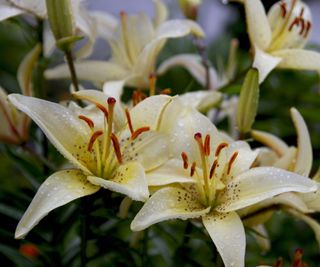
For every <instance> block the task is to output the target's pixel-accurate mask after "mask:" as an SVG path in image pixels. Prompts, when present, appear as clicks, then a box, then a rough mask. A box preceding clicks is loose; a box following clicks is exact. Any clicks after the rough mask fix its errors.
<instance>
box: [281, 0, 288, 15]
mask: <svg viewBox="0 0 320 267" xmlns="http://www.w3.org/2000/svg"><path fill="white" fill-rule="evenodd" d="M280 8H281V16H282V17H283V18H285V17H286V15H287V4H286V3H284V2H281V3H280Z"/></svg>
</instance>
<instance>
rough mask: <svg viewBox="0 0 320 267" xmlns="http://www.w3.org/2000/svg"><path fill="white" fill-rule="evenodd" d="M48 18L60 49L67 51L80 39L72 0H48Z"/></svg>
mask: <svg viewBox="0 0 320 267" xmlns="http://www.w3.org/2000/svg"><path fill="white" fill-rule="evenodd" d="M46 5H47V12H48V19H49V23H50V27H51V30H52V32H53V35H54V37H55V39H56V45H57V47H58V48H59V49H61V50H63V51H66V50H68V49H70V47H71V46H72V44H73V43H74V42H76V41H77V40H79V37H78V36H76V35H75V24H74V17H73V12H72V6H71V1H70V0H46Z"/></svg>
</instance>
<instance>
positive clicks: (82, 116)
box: [78, 115, 94, 129]
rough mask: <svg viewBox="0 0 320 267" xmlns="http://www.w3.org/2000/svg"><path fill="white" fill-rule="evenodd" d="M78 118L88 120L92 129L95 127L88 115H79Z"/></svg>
mask: <svg viewBox="0 0 320 267" xmlns="http://www.w3.org/2000/svg"><path fill="white" fill-rule="evenodd" d="M78 118H79V119H80V120H83V121H84V122H86V123H87V124H88V126H89V128H90V129H93V128H94V123H93V121H92V120H91V119H89V118H88V117H86V116H84V115H79V116H78Z"/></svg>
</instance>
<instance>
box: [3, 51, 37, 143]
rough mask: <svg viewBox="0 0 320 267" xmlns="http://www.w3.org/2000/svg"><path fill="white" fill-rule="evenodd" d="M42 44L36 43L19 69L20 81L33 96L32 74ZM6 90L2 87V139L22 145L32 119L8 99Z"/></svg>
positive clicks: (22, 86) (25, 93) (25, 90)
mask: <svg viewBox="0 0 320 267" xmlns="http://www.w3.org/2000/svg"><path fill="white" fill-rule="evenodd" d="M40 50H41V49H40V45H36V46H35V47H34V48H33V49H32V50H31V51H30V52H29V53H28V54H27V55H26V56H25V57H24V59H23V60H22V62H21V64H20V66H19V69H18V75H17V76H18V77H17V78H18V82H19V86H20V88H21V91H22V93H23V94H24V95H26V96H32V94H33V85H32V82H31V80H32V75H33V69H34V66H35V64H36V63H37V60H38V57H39V55H40ZM7 97H8V96H7V93H6V91H5V90H4V89H3V88H2V87H0V121H1V127H0V141H1V142H5V143H10V144H16V145H20V144H22V143H23V142H25V141H26V140H27V139H28V136H29V125H30V119H29V118H28V116H26V115H25V114H23V113H21V112H19V111H18V110H17V109H16V108H15V107H14V106H13V105H12V104H11V103H10V102H9V101H8V99H7Z"/></svg>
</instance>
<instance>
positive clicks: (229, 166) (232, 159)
mask: <svg viewBox="0 0 320 267" xmlns="http://www.w3.org/2000/svg"><path fill="white" fill-rule="evenodd" d="M237 156H238V152H234V153H233V155H232V156H231V158H230V160H229V163H228V170H227V174H230V171H231V167H232V164H233V163H234V161H235V160H236V158H237Z"/></svg>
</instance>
